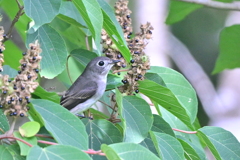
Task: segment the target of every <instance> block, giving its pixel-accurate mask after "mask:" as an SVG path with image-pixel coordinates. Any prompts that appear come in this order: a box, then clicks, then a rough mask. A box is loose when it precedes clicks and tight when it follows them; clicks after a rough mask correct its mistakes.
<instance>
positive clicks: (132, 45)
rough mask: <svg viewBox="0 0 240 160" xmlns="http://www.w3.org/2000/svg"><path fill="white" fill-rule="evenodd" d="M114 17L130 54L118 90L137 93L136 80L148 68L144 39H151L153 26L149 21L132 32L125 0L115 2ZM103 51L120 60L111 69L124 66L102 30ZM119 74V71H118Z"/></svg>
mask: <svg viewBox="0 0 240 160" xmlns="http://www.w3.org/2000/svg"><path fill="white" fill-rule="evenodd" d="M115 14H116V19H117V20H118V22H119V23H120V25H121V26H122V29H123V33H124V38H125V40H126V42H127V44H128V48H129V50H130V52H131V55H132V60H131V61H130V64H129V67H128V72H127V74H126V75H125V76H124V79H123V80H122V83H123V84H124V85H123V86H120V87H119V90H120V92H122V93H126V94H127V95H132V94H134V92H135V93H138V92H139V90H138V81H139V80H143V79H144V75H145V73H146V70H148V69H150V64H149V58H148V56H146V54H145V53H144V48H145V47H146V45H147V42H146V40H148V39H151V37H152V30H153V27H152V26H151V24H150V23H147V24H145V25H141V27H140V29H141V31H140V32H139V33H135V34H133V29H132V19H131V16H130V14H131V11H130V10H129V9H128V1H127V0H118V2H116V4H115ZM102 42H103V48H104V50H103V52H104V53H105V54H106V56H107V57H109V58H113V59H119V60H121V62H119V63H117V65H115V66H114V67H113V70H119V69H120V68H121V67H122V68H125V67H127V66H126V62H125V60H124V58H123V57H122V55H121V53H120V52H119V51H118V50H116V49H115V48H116V47H114V44H113V42H112V40H111V39H110V38H109V36H108V35H107V33H106V32H105V31H104V30H103V31H102ZM119 74H120V73H119Z"/></svg>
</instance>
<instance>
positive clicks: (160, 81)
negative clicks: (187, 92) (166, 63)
mask: <svg viewBox="0 0 240 160" xmlns="http://www.w3.org/2000/svg"><path fill="white" fill-rule="evenodd" d="M144 77H145V78H146V79H148V80H151V81H153V82H156V83H158V84H160V85H161V86H164V87H167V86H166V84H165V83H164V81H163V79H162V78H161V77H160V76H159V75H158V74H157V73H146V74H145V75H144Z"/></svg>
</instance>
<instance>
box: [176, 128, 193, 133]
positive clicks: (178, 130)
mask: <svg viewBox="0 0 240 160" xmlns="http://www.w3.org/2000/svg"><path fill="white" fill-rule="evenodd" d="M172 130H174V131H177V132H182V133H187V134H197V131H184V130H180V129H176V128H172Z"/></svg>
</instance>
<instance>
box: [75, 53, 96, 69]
mask: <svg viewBox="0 0 240 160" xmlns="http://www.w3.org/2000/svg"><path fill="white" fill-rule="evenodd" d="M70 55H71V57H73V58H74V59H75V60H76V61H77V62H79V64H80V65H79V68H80V70H81V71H83V70H84V69H85V67H86V66H87V64H88V63H89V62H90V61H91V60H92V59H94V58H96V57H97V54H96V53H94V52H91V51H88V50H85V49H75V50H73V51H71V53H70Z"/></svg>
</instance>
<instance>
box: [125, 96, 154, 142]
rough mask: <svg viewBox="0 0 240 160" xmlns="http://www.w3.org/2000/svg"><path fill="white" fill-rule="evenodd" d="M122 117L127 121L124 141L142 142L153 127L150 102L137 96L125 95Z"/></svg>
mask: <svg viewBox="0 0 240 160" xmlns="http://www.w3.org/2000/svg"><path fill="white" fill-rule="evenodd" d="M122 105H123V110H122V117H123V118H124V120H125V122H124V123H126V128H125V129H124V130H125V132H124V133H125V134H124V142H134V143H140V142H141V141H142V140H143V139H145V138H146V137H147V135H148V131H149V130H150V129H151V127H152V123H153V116H152V112H151V109H150V107H149V104H148V103H147V102H146V101H144V100H143V99H142V98H138V97H136V96H125V97H123V101H122Z"/></svg>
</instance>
